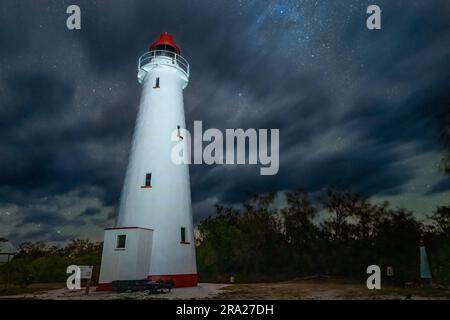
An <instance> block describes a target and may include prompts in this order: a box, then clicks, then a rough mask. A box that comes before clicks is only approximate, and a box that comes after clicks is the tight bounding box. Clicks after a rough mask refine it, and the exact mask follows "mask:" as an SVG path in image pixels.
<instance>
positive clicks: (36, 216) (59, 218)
mask: <svg viewBox="0 0 450 320" xmlns="http://www.w3.org/2000/svg"><path fill="white" fill-rule="evenodd" d="M29 224H31V225H44V226H47V227H56V226H64V225H75V226H82V225H84V224H85V222H84V221H82V220H80V219H68V218H67V217H65V216H64V215H63V214H62V213H61V212H58V211H53V210H50V209H48V210H44V209H27V210H25V212H24V218H23V219H22V221H21V223H20V224H19V225H18V227H24V226H26V225H29Z"/></svg>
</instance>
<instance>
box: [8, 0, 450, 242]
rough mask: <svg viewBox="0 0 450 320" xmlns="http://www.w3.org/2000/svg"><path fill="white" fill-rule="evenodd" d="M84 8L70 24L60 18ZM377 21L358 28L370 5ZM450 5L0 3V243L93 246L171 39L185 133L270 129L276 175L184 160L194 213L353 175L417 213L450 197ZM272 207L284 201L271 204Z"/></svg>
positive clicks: (371, 191) (108, 222)
mask: <svg viewBox="0 0 450 320" xmlns="http://www.w3.org/2000/svg"><path fill="white" fill-rule="evenodd" d="M70 4H77V5H79V6H80V7H81V13H82V15H81V17H82V18H81V19H82V21H81V24H82V29H81V30H79V31H69V30H68V29H67V28H66V19H67V17H68V15H67V14H66V8H67V6H69V5H70ZM371 4H377V5H379V6H380V7H381V10H382V29H381V30H375V31H369V30H368V29H367V28H366V19H367V17H368V15H367V14H366V9H367V7H368V6H369V5H371ZM449 17H450V1H448V0H442V1H439V0H423V1H422V0H421V1H418V0H414V1H412V0H404V1H403V0H397V1H392V0H391V1H382V0H371V1H356V0H353V1H350V0H343V1H319V0H312V1H307V0H305V1H302V0H296V1H256V0H248V1H244V0H241V1H238V0H236V1H234V0H227V1H225V0H222V1H220V0H214V1H207V0H201V1H200V0H183V1H181V0H180V1H173V0H170V1H169V0H164V1H155V0H152V1H143V0H142V1H129V0H127V1H124V0H108V1H106V0H105V1H75V0H73V1H60V0H58V1H47V0H39V1H36V0H30V1H25V0H21V1H17V0H2V1H1V4H0V168H1V171H0V237H6V238H9V239H10V240H11V241H12V242H13V243H15V244H18V243H20V242H22V241H26V240H32V241H36V240H44V241H49V242H53V243H62V242H64V241H66V240H68V239H72V238H75V237H77V238H89V239H92V240H101V239H102V237H103V232H102V230H103V228H105V227H109V226H112V225H113V224H114V217H115V215H116V211H115V210H116V206H117V204H118V201H119V197H120V191H121V187H122V183H123V179H124V175H125V170H126V165H127V157H128V153H129V149H130V144H131V138H132V131H133V126H134V121H135V118H136V113H137V107H138V103H139V98H140V91H141V86H140V85H139V84H138V83H137V80H136V64H137V59H138V57H139V56H140V55H141V54H143V53H144V52H145V51H146V50H147V47H148V45H149V43H150V42H152V41H153V40H154V39H155V38H156V37H157V36H158V35H159V34H160V33H162V32H165V31H167V32H169V33H171V34H172V35H173V36H174V38H175V41H176V43H177V44H178V45H179V46H180V47H181V49H182V55H183V56H184V57H185V58H186V59H187V60H188V61H189V62H190V64H191V78H190V83H189V86H188V87H187V89H186V90H185V92H184V94H185V96H184V98H185V111H186V121H187V125H188V128H192V127H193V121H194V120H202V121H203V127H204V128H205V129H206V128H219V129H221V130H224V129H226V128H243V129H247V128H256V129H258V128H265V129H272V128H275V129H280V170H279V172H278V174H277V175H275V176H260V175H259V168H260V166H259V165H257V166H242V165H240V166H238V165H236V166H230V165H226V166H206V165H192V166H191V168H190V173H191V188H192V198H193V209H194V222H198V221H200V220H201V219H202V218H204V217H206V216H208V215H210V214H213V213H214V209H213V205H214V204H215V203H216V202H220V203H224V204H230V205H233V204H236V203H239V201H241V200H242V199H243V198H244V197H245V194H246V192H247V191H250V192H269V191H286V190H291V189H293V188H296V187H299V186H302V187H304V188H305V189H307V190H308V191H310V192H312V193H316V192H320V190H322V189H323V188H325V187H326V186H329V185H340V184H344V185H350V186H351V187H352V188H353V189H354V190H356V191H359V192H362V193H364V194H366V195H368V196H370V197H371V198H372V199H373V201H382V200H389V201H391V203H392V204H393V206H394V207H397V206H401V207H406V208H408V209H410V210H413V211H414V212H415V213H416V214H417V216H418V217H423V216H425V215H426V214H430V213H431V212H432V211H433V210H434V208H435V207H436V206H437V205H448V204H449V203H450V177H448V176H445V175H444V174H443V172H442V170H440V160H441V158H442V155H443V152H444V151H443V148H442V146H441V145H440V143H439V116H440V115H441V114H442V113H443V112H444V111H445V110H446V109H447V110H448V108H449V105H450V18H449ZM277 201H282V200H277Z"/></svg>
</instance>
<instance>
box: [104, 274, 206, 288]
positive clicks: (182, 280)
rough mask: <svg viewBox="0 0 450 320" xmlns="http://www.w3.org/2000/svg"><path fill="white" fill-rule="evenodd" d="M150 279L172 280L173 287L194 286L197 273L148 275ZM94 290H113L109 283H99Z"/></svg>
mask: <svg viewBox="0 0 450 320" xmlns="http://www.w3.org/2000/svg"><path fill="white" fill-rule="evenodd" d="M147 279H148V280H151V281H169V280H172V281H173V283H174V285H173V287H174V288H185V287H196V286H197V283H198V276H197V274H195V273H193V274H167V275H153V276H148V277H147ZM96 291H113V287H112V285H111V283H99V284H98V285H97V289H96Z"/></svg>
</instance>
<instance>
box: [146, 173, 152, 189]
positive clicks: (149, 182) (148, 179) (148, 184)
mask: <svg viewBox="0 0 450 320" xmlns="http://www.w3.org/2000/svg"><path fill="white" fill-rule="evenodd" d="M145 186H146V187H151V186H152V174H151V173H147V174H146V175H145Z"/></svg>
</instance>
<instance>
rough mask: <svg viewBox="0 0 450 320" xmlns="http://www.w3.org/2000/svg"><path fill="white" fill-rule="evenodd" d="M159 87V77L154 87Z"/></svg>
mask: <svg viewBox="0 0 450 320" xmlns="http://www.w3.org/2000/svg"><path fill="white" fill-rule="evenodd" d="M158 88H159V78H156V83H155V86H154V87H153V89H158Z"/></svg>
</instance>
